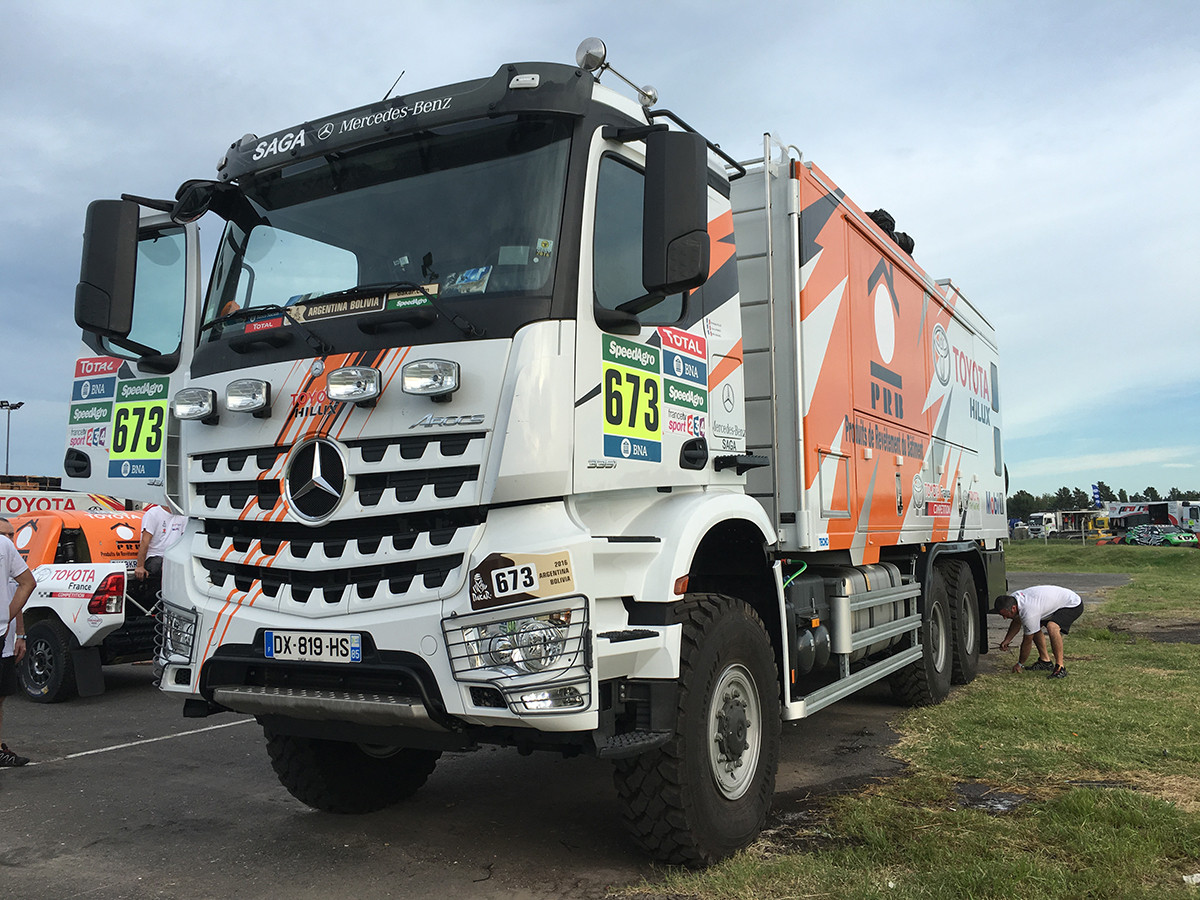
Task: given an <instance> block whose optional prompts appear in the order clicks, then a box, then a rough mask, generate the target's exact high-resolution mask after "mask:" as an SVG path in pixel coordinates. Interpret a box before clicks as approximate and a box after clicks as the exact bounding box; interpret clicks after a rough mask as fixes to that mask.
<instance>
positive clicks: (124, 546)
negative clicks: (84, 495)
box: [12, 510, 157, 703]
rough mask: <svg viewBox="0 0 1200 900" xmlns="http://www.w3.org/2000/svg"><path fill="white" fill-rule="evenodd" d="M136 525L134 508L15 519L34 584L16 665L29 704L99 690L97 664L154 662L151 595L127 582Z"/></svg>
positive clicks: (17, 539) (138, 528)
mask: <svg viewBox="0 0 1200 900" xmlns="http://www.w3.org/2000/svg"><path fill="white" fill-rule="evenodd" d="M141 522H142V513H141V512H140V511H136V512H112V513H101V512H81V511H78V510H48V511H44V512H37V513H32V514H29V515H24V516H19V517H15V518H13V520H12V523H13V529H14V532H15V533H14V535H13V543H14V544H16V546H17V550H18V551H20V553H21V555H22V557H23V558H24V559H25V562H26V564H27V565H28V566H29V568H30V569H31V570H32V572H33V576H34V578H35V579H36V580H37V588H36V589H35V590H34V592H33V595H32V596H31V597H30V598H29V601H28V602H27V603H26V604H25V632H26V633H27V634H28V635H29V637H28V639H27V642H26V647H27V652H26V655H25V658H24V659H23V660H22V661H21V664H20V665H19V666H18V668H17V675H18V679H19V681H20V684H21V689H22V691H23V692H24V694H25V696H27V697H28V698H29V699H30V700H34V701H36V702H39V703H57V702H58V701H60V700H66V699H69V698H70V697H73V696H76V695H79V696H84V697H87V696H92V695H95V694H100V693H103V691H104V674H103V668H102V667H103V666H105V665H109V664H112V663H121V662H135V661H139V660H148V659H151V658H152V657H153V655H154V630H155V621H156V620H155V617H154V608H155V604H156V602H157V598H156V597H154V596H153V595H152V593H153V592H152V590H151V589H150V588H149V587H148V586H147V585H144V584H142V583H140V582H137V581H135V580H134V578H133V569H134V566H135V565H136V563H137V549H138V540H139V538H140V537H141V529H142V526H141Z"/></svg>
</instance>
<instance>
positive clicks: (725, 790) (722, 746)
mask: <svg viewBox="0 0 1200 900" xmlns="http://www.w3.org/2000/svg"><path fill="white" fill-rule="evenodd" d="M762 729H763V722H762V706H761V704H760V703H759V700H758V690H757V688H756V687H755V684H754V676H753V675H751V674H750V670H749V669H747V668H746V667H745V666H743V665H740V664H735V665H731V666H729V667H728V668H727V669H725V671H724V672H722V673H721V675H720V676H719V677H718V678H717V683H716V685H715V686H714V690H713V693H712V695H711V696H710V698H709V703H708V735H707V739H708V762H709V771H710V772H711V774H712V777H713V781H714V783H715V784H716V786H717V789H718V790H719V791H720V792H721V794H722V795H723V796H724V797H725V798H726V799H727V800H737V799H738V798H739V797H741V796H742V795H743V794H745V793H746V791H747V790H748V789H749V788H750V785H751V784H752V783H753V782H754V778H755V773H756V772H757V771H758V757H759V754H760V752H761V750H762Z"/></svg>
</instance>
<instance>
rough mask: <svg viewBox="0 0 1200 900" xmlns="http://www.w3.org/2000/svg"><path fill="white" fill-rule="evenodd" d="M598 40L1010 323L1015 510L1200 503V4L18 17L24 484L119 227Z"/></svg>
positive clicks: (12, 340)
mask: <svg viewBox="0 0 1200 900" xmlns="http://www.w3.org/2000/svg"><path fill="white" fill-rule="evenodd" d="M591 35H596V36H599V37H602V38H604V39H605V41H606V42H607V43H608V46H609V60H610V62H612V63H613V65H614V66H615V67H616V68H617V69H618V70H620V71H621V72H622V73H623V74H626V75H628V76H629V77H630V78H632V79H633V80H635V81H637V82H639V83H649V84H653V85H654V86H655V87H657V88H658V90H659V94H660V97H661V101H660V105H661V106H663V107H666V108H669V109H671V110H673V111H675V112H676V113H677V114H679V115H680V116H682V117H683V118H685V119H687V120H688V121H689V122H690V123H691V124H692V125H693V126H695V127H696V128H697V129H698V130H700V131H702V132H704V133H705V134H706V135H707V136H708V137H709V138H710V139H711V140H714V141H716V142H717V143H720V144H721V145H722V147H723V148H724V149H725V150H727V151H728V152H730V153H731V154H732V155H733V156H735V157H738V158H743V159H745V158H749V157H751V156H754V155H755V154H758V155H761V146H762V134H763V132H766V131H770V132H774V133H775V134H777V135H778V136H779V137H780V138H781V139H782V140H783V142H784V143H788V144H794V145H796V146H797V147H799V148H800V149H801V150H803V152H804V155H805V157H806V158H808V159H812V160H813V161H815V162H816V163H817V164H818V165H820V166H821V167H822V168H823V169H825V170H826V171H827V172H828V173H829V174H830V175H831V176H832V177H833V178H834V179H835V180H836V181H838V182H839V184H840V185H841V187H843V188H844V189H845V190H846V191H847V193H849V195H850V196H851V197H853V198H854V199H856V200H857V201H858V202H859V204H860V205H862V206H863V207H865V208H867V209H873V208H876V207H879V206H882V207H886V208H887V209H888V210H890V211H891V212H892V213H893V215H894V216H895V217H896V219H897V227H898V228H899V229H900V230H902V231H906V232H908V233H909V234H911V235H912V236H913V237H914V238H915V239H916V242H917V244H916V253H915V256H916V258H917V260H918V262H920V263H921V264H922V265H923V266H924V267H925V268H926V270H928V271H929V273H930V274H931V275H932V276H934V277H936V278H940V277H946V276H949V277H952V278H953V279H954V281H955V283H956V284H958V285H959V286H960V287H961V288H962V289H963V290H964V292H965V293H966V294H967V296H968V297H970V298H971V300H972V301H973V302H974V303H975V305H976V306H978V307H979V308H980V309H981V310H983V311H984V312H985V314H986V315H987V316H988V318H989V319H990V320H991V322H992V323H993V325H994V326H995V327H996V330H997V333H998V337H999V341H1000V349H1001V366H1002V369H1001V391H1002V393H1001V397H1002V403H1003V406H1002V411H1003V415H1004V427H1005V440H1006V455H1007V460H1008V467H1009V471H1010V474H1011V478H1012V490H1013V491H1016V490H1018V489H1025V490H1028V491H1031V492H1033V493H1041V492H1044V491H1053V490H1055V489H1057V488H1058V487H1060V486H1062V485H1067V486H1070V487H1081V488H1083V489H1084V490H1088V489H1089V488H1088V486H1089V485H1090V484H1091V483H1093V482H1095V481H1096V480H1098V479H1099V480H1103V481H1105V482H1106V483H1107V484H1109V485H1110V486H1112V487H1113V488H1121V487H1124V488H1127V489H1128V490H1129V491H1130V492H1131V493H1132V492H1134V491H1139V490H1142V489H1143V488H1145V487H1147V486H1149V485H1153V486H1154V487H1156V488H1158V489H1159V490H1160V491H1163V492H1164V493H1165V492H1166V491H1167V490H1168V489H1169V488H1171V487H1173V486H1177V487H1180V488H1182V489H1200V396H1198V385H1200V329H1198V328H1197V326H1198V325H1200V289H1198V287H1197V286H1198V285H1200V276H1198V275H1197V271H1196V269H1197V266H1198V264H1200V176H1198V175H1197V169H1198V161H1197V156H1198V150H1197V148H1200V3H1196V2H1194V0H1141V2H1063V0H1036V2H1028V3H1027V2H1005V0H995V2H992V0H988V2H983V0H961V2H953V0H945V2H922V0H912V2H908V3H898V2H882V0H857V2H856V0H840V2H833V0H822V2H819V3H817V2H809V0H792V2H788V3H777V2H773V0H765V2H764V0H760V2H757V3H751V4H733V3H722V4H717V3H712V4H709V3H702V2H690V3H685V2H657V3H656V2H647V0H642V2H636V3H635V2H625V0H607V2H604V3H581V2H568V0H546V2H522V0H510V2H507V3H503V4H499V3H491V2H479V3H470V2H460V0H440V2H438V3H434V4H430V3H413V2H406V0H389V2H355V0H340V2H339V3H337V4H329V3H314V2H305V0H288V2H274V0H259V2H245V0H242V2H207V3H192V4H182V3H169V4H168V3H161V2H155V3H149V2H114V0H106V2H103V3H84V2H66V0H41V2H38V3H16V2H13V3H2V4H0V126H2V135H3V141H4V143H5V145H6V151H5V154H4V156H5V160H4V171H3V174H2V175H0V310H3V315H4V327H3V330H2V331H0V334H2V335H3V337H2V344H0V399H8V400H10V401H13V402H16V401H23V402H24V403H25V406H24V407H23V408H22V409H20V410H18V411H17V412H15V413H13V414H12V415H11V423H12V434H11V461H10V463H9V468H10V471H11V472H13V473H29V474H61V471H62V457H63V446H64V435H65V430H66V419H67V400H68V399H69V394H70V379H71V373H72V364H73V360H74V358H75V356H76V355H77V353H76V351H77V349H78V346H79V345H78V333H77V331H76V329H75V327H74V324H73V319H72V303H73V297H74V287H75V282H76V281H77V278H78V273H79V255H80V233H81V230H82V226H83V217H84V210H85V208H86V206H87V203H88V202H89V201H90V200H92V199H95V198H98V197H116V196H118V195H119V194H120V193H121V192H123V191H124V192H129V193H134V194H141V195H143V196H171V195H173V194H174V191H175V188H176V187H177V186H178V184H179V183H180V182H181V181H183V180H184V179H187V178H195V177H213V175H214V174H215V170H214V166H215V164H216V161H217V159H218V158H219V157H220V156H221V154H222V151H223V150H224V148H225V147H227V146H228V145H229V144H230V143H231V142H232V141H234V140H235V139H237V138H238V137H240V136H241V135H242V134H244V133H245V132H255V133H257V134H266V133H269V132H272V131H275V130H278V129H282V128H286V127H287V126H290V125H293V124H296V123H299V122H302V121H304V120H306V119H309V118H314V117H317V116H321V115H325V114H330V113H334V112H337V111H340V110H343V109H348V108H351V107H355V106H359V105H362V104H364V103H368V102H372V101H375V100H378V99H379V98H381V97H383V95H384V94H385V92H386V91H387V90H388V87H389V86H390V85H391V84H392V82H393V80H394V79H395V78H396V76H397V75H399V74H400V72H401V71H403V72H404V73H405V74H404V78H403V82H402V85H403V88H404V89H405V90H407V91H409V92H411V91H415V90H418V89H421V88H426V87H433V86H436V85H438V84H444V83H450V82H454V81H459V80H464V79H469V78H475V77H481V76H485V75H490V74H491V73H492V72H493V71H495V69H496V68H497V66H498V65H499V64H501V63H503V62H507V61H512V60H531V59H538V60H548V61H554V62H566V63H572V62H573V61H574V55H575V47H576V45H577V44H578V43H579V41H580V40H581V39H583V38H584V37H588V36H591ZM606 80H611V79H606ZM216 237H217V233H216V231H215V228H214V227H212V226H210V227H209V228H207V229H205V230H204V231H203V233H202V241H207V242H209V243H210V244H211V243H212V242H213V241H214V240H215V239H216Z"/></svg>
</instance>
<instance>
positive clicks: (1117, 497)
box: [1008, 481, 1200, 519]
mask: <svg viewBox="0 0 1200 900" xmlns="http://www.w3.org/2000/svg"><path fill="white" fill-rule="evenodd" d="M1097 487H1098V488H1099V491H1100V499H1101V500H1104V501H1108V502H1112V503H1118V502H1119V503H1157V502H1159V501H1161V500H1200V491H1181V490H1180V489H1179V488H1175V487H1173V488H1171V490H1170V491H1168V492H1167V494H1166V496H1163V495H1162V494H1160V493H1159V492H1158V489H1157V488H1154V487H1148V488H1145V489H1143V490H1141V491H1138V492H1137V493H1135V494H1130V493H1128V492H1127V491H1126V490H1125V489H1124V488H1121V489H1120V490H1118V491H1114V490H1113V489H1112V488H1110V487H1109V486H1108V485H1107V484H1105V483H1104V482H1103V481H1100V482H1097ZM1095 505H1096V504H1095V501H1094V500H1093V498H1092V494H1091V492H1090V491H1082V490H1080V489H1079V488H1077V487H1076V488H1069V487H1065V486H1064V487H1060V488H1059V489H1058V490H1057V491H1055V492H1054V493H1053V494H1039V495H1036V496H1035V495H1034V494H1031V493H1029V491H1017V492H1016V493H1015V494H1012V495H1010V496H1009V497H1008V517H1009V518H1010V519H1025V518H1027V517H1028V516H1029V514H1030V513H1035V512H1055V511H1057V510H1066V509H1089V508H1091V507H1093V506H1095Z"/></svg>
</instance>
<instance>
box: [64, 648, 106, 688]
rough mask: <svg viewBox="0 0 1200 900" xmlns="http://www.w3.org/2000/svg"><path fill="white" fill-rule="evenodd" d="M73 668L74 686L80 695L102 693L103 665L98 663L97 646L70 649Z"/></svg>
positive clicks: (98, 650)
mask: <svg viewBox="0 0 1200 900" xmlns="http://www.w3.org/2000/svg"><path fill="white" fill-rule="evenodd" d="M71 663H72V664H73V665H74V668H75V688H76V690H77V691H78V692H79V696H80V697H95V696H98V695H99V694H103V693H104V667H103V666H102V665H100V648H99V647H80V648H78V649H76V650H72V651H71Z"/></svg>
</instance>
